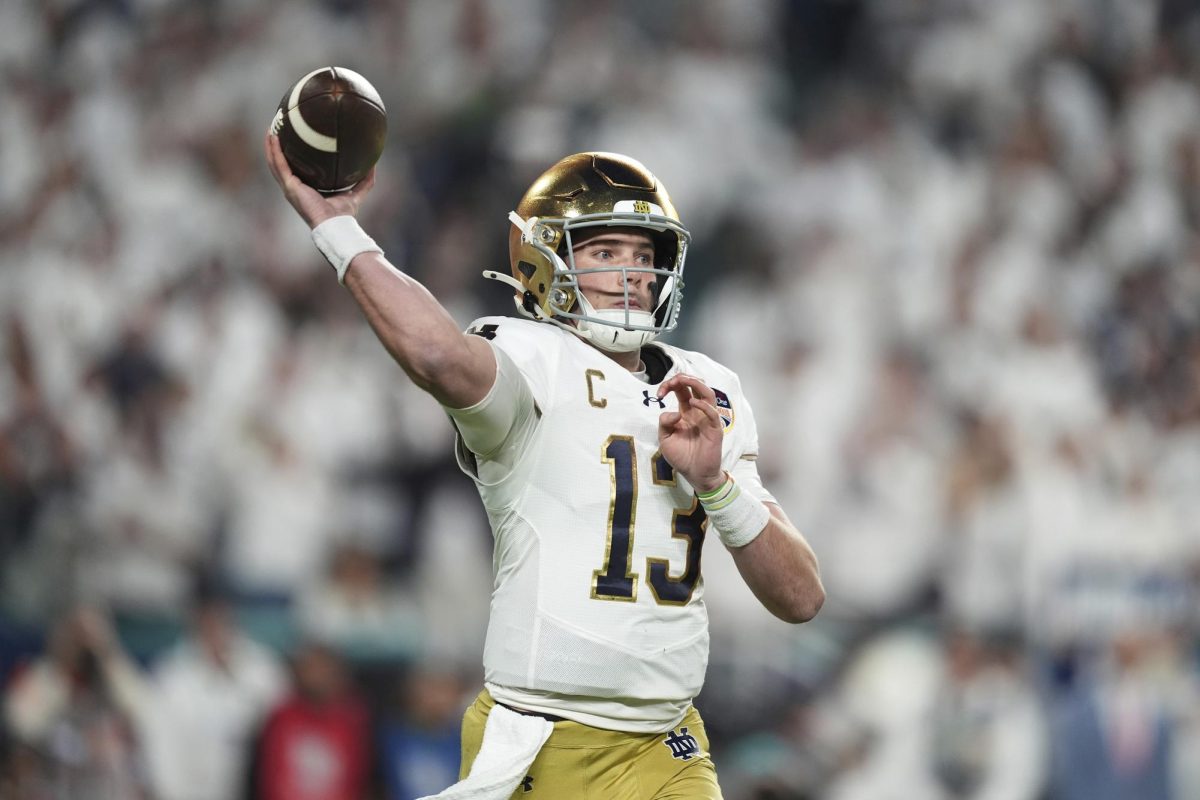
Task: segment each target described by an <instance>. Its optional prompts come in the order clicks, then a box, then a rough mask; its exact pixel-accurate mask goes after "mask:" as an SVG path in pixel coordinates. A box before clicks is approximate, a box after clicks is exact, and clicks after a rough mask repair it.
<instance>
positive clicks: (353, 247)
mask: <svg viewBox="0 0 1200 800" xmlns="http://www.w3.org/2000/svg"><path fill="white" fill-rule="evenodd" d="M312 238H313V243H314V244H315V245H316V246H317V249H318V250H320V251H321V254H322V255H324V256H325V260H326V261H328V262H329V263H330V264H331V265H333V268H334V270H335V271H336V272H337V277H338V283H345V281H346V270H347V269H349V268H350V262H351V261H352V260H353V259H354V257H355V256H356V255H358V254H359V253H380V254H382V253H383V248H382V247H380V246H379V245H377V244H375V240H374V239H372V238H371V237H370V236H367V234H366V232H365V231H364V230H363V229H362V227H361V226H359V224H358V220H356V219H355V218H354V217H351V216H349V215H345V216H340V217H330V218H329V219H327V220H325V221H324V222H322V223H321V224H320V225H318V226H317V227H315V228H313V229H312Z"/></svg>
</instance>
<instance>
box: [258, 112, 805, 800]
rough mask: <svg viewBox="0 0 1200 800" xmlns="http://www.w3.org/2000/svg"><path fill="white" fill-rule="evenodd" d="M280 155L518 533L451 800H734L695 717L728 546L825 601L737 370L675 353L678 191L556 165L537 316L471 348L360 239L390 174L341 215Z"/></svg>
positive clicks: (507, 322)
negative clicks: (708, 604)
mask: <svg viewBox="0 0 1200 800" xmlns="http://www.w3.org/2000/svg"><path fill="white" fill-rule="evenodd" d="M266 154H267V161H268V164H269V166H270V169H271V172H272V174H273V175H274V176H275V178H276V180H277V181H278V182H279V184H280V186H281V187H282V189H283V193H284V195H285V197H286V198H287V200H288V201H289V202H290V203H291V204H292V206H293V207H295V209H296V211H297V212H298V213H299V214H300V216H301V217H303V219H304V221H305V222H307V223H308V225H309V226H310V227H311V228H312V229H313V239H314V241H315V243H316V244H317V246H318V248H320V250H321V251H322V253H324V255H325V256H326V258H327V259H328V260H329V261H330V263H331V264H332V265H333V266H334V268H335V270H336V271H337V276H338V280H339V281H340V282H342V283H343V284H344V285H345V286H346V288H347V289H349V291H350V293H351V294H352V295H353V297H354V299H355V301H357V303H358V304H359V306H360V307H361V309H362V312H363V314H364V315H365V316H366V319H367V321H368V323H369V324H370V325H371V327H372V329H373V330H374V331H375V333H376V334H377V336H378V337H379V339H380V341H381V342H382V343H383V345H384V347H386V348H387V350H388V352H389V353H390V354H391V355H392V356H393V357H394V358H395V360H396V361H397V363H399V365H400V366H401V367H402V368H403V369H404V371H405V372H406V373H407V374H408V376H409V378H410V379H411V380H412V381H413V382H414V383H416V384H417V385H418V386H419V387H421V388H422V389H424V390H425V391H427V392H428V393H429V394H431V395H433V397H434V398H435V399H436V400H437V401H438V402H439V403H440V404H441V405H442V406H443V407H444V408H445V409H446V413H447V414H448V415H449V417H450V419H451V420H452V422H453V424H454V427H455V429H456V431H457V452H456V455H457V459H458V463H459V466H460V467H461V468H462V470H463V471H464V472H465V473H466V474H467V475H469V476H470V477H471V479H472V480H473V481H474V482H475V485H476V486H477V487H478V490H479V494H480V497H481V498H482V500H483V503H484V506H485V508H486V510H487V514H488V517H489V520H490V522H491V526H492V531H493V533H494V536H495V557H494V565H495V580H494V584H493V590H492V600H491V615H490V621H489V626H488V635H487V641H486V644H485V646H484V671H485V687H484V689H483V691H482V692H481V693H480V695H479V697H478V698H477V699H476V701H475V703H474V704H473V705H472V706H471V707H470V708H469V709H468V710H467V713H466V715H465V717H464V721H463V740H462V748H463V766H462V774H463V777H464V780H463V781H461V782H460V783H459V784H456V785H455V787H451V788H450V789H448V790H447V791H446V792H443V793H442V795H439V797H446V798H450V797H496V798H507V797H509V796H510V795H511V796H521V797H529V796H532V797H535V798H536V797H539V796H540V797H547V798H566V797H570V798H593V797H594V798H606V799H610V798H621V799H622V800H626V799H627V800H652V799H654V800H662V799H665V798H690V799H691V800H695V799H696V798H719V797H720V796H721V792H720V788H719V787H718V785H717V778H716V770H715V768H714V767H713V764H712V761H711V759H710V758H709V755H708V740H707V737H706V735H705V732H704V724H703V722H702V721H701V719H700V716H699V714H698V712H697V711H696V709H695V708H694V707H693V706H692V700H693V698H694V697H695V696H696V695H697V694H698V693H699V691H700V688H701V685H702V684H703V680H704V672H705V668H706V666H707V663H708V618H707V612H706V611H705V607H704V601H703V582H702V580H701V574H700V554H701V549H702V547H703V546H704V544H705V541H706V539H708V538H711V537H710V536H709V534H715V535H716V537H718V538H719V539H720V541H721V542H722V543H723V544H724V546H725V547H727V548H729V550H730V551H731V552H732V554H733V558H734V561H735V562H736V564H737V567H738V570H739V571H740V573H741V575H742V577H743V578H744V579H745V581H746V583H747V584H748V585H749V587H750V589H751V590H752V591H753V592H754V594H755V595H756V596H757V597H758V599H759V600H760V601H761V602H762V604H763V605H764V606H765V607H766V608H767V609H768V610H769V611H770V612H771V613H773V614H775V615H776V616H777V617H779V618H781V619H783V620H786V621H788V622H794V623H798V622H804V621H806V620H808V619H811V618H812V617H813V616H814V615H815V614H816V613H817V611H818V609H819V608H820V607H821V604H822V602H823V600H824V590H823V588H822V586H821V581H820V577H819V574H818V570H817V561H816V558H815V556H814V555H813V552H812V550H811V549H810V547H809V546H808V544H807V543H806V542H805V540H804V538H803V537H802V536H801V535H800V533H799V532H798V531H797V530H796V528H795V527H794V526H793V525H792V523H791V522H789V521H788V518H787V517H786V515H785V514H784V512H783V511H782V509H780V507H779V506H778V504H777V503H776V502H775V500H774V498H773V497H772V496H771V494H770V493H768V492H767V490H766V489H765V488H764V487H763V485H762V482H761V481H760V479H759V476H758V471H757V468H756V465H755V459H756V456H757V452H758V434H757V431H756V429H755V422H754V416H753V414H752V412H751V410H750V406H749V404H748V403H747V401H746V399H745V397H744V396H743V395H742V391H741V386H740V384H739V382H738V378H737V376H736V375H735V374H734V373H733V372H731V371H730V370H728V369H727V368H725V367H723V366H721V365H720V364H718V363H716V362H714V361H712V360H711V359H709V358H707V357H705V356H703V355H701V354H699V353H694V352H689V351H686V350H682V349H680V348H677V347H673V346H670V345H667V344H665V343H662V342H659V341H657V338H658V337H659V336H660V335H661V334H663V333H666V332H667V331H670V330H671V329H672V328H674V327H675V324H676V321H677V318H678V314H679V309H680V301H681V291H682V288H683V269H684V261H685V259H686V255H687V248H688V243H689V240H690V235H689V233H688V231H687V229H686V228H685V227H684V226H683V225H682V224H681V223H680V221H679V217H678V215H677V213H676V211H675V209H674V207H673V206H672V204H671V200H670V198H669V197H668V195H667V192H666V191H665V190H664V188H663V187H662V185H661V184H660V183H659V181H658V180H657V179H656V178H655V177H654V175H652V174H651V173H650V172H649V171H648V170H647V169H646V168H645V167H644V166H642V165H641V164H640V163H638V162H637V161H635V160H633V159H631V158H627V157H625V156H621V155H616V154H613V153H580V154H577V155H573V156H568V157H567V158H564V159H562V160H561V161H559V162H558V163H556V164H554V165H553V166H552V167H550V168H549V169H548V170H547V171H546V172H545V173H543V174H542V175H541V176H540V177H539V178H538V179H537V180H536V181H534V183H533V185H532V186H531V187H530V188H529V190H528V191H527V192H526V193H525V196H524V197H523V198H522V199H521V201H520V202H519V203H518V204H517V207H516V210H515V211H513V212H512V213H511V214H510V215H509V218H510V219H511V221H512V223H513V224H512V228H511V232H510V237H509V253H510V262H511V263H510V266H511V274H499V273H494V272H488V273H485V275H486V276H487V277H490V278H494V279H497V280H501V281H503V282H505V283H506V284H509V285H510V286H511V287H512V288H513V290H514V299H515V301H516V305H517V309H518V311H519V312H520V316H519V317H487V318H484V319H480V320H478V321H476V322H475V323H474V324H472V325H471V326H470V328H469V329H468V330H467V332H466V333H463V332H462V331H460V330H459V328H458V326H457V325H456V324H455V322H454V320H453V319H452V318H451V317H450V315H449V314H448V313H447V312H446V311H445V310H444V309H443V308H442V306H441V305H440V304H439V303H438V302H437V300H435V299H434V297H433V296H432V295H431V294H430V293H429V292H428V291H427V290H426V289H425V288H424V287H423V286H422V285H421V284H420V283H418V282H417V281H415V280H413V279H412V278H410V277H409V276H407V275H405V274H404V273H403V272H402V271H400V270H399V269H397V268H396V267H394V266H393V265H392V264H390V263H389V262H388V261H387V259H385V258H384V256H383V254H382V252H381V251H380V249H379V248H378V247H377V246H376V245H375V243H374V242H373V241H372V240H371V239H370V238H369V237H368V236H367V235H366V234H365V233H364V232H363V231H362V229H361V228H360V227H359V226H358V224H357V222H356V221H355V215H356V214H357V211H358V208H359V206H360V204H361V202H362V200H363V198H364V197H365V196H366V195H367V193H368V192H369V191H370V188H371V186H372V184H373V182H374V173H373V172H372V173H371V175H369V176H368V177H367V178H366V179H364V180H363V181H362V182H361V183H360V184H359V185H357V186H355V187H354V188H353V189H351V190H349V191H348V192H344V193H342V194H339V195H334V196H329V197H326V196H322V195H320V194H318V193H317V192H316V191H314V190H312V189H311V188H309V187H308V186H305V185H304V184H303V183H301V182H300V181H299V180H298V179H297V178H296V177H295V176H294V175H293V174H292V172H291V170H290V169H289V167H288V165H287V162H286V160H285V159H284V157H283V154H282V152H281V150H280V148H279V145H278V142H277V141H276V140H275V137H273V136H271V135H269V134H268V136H267V139H266ZM710 546H711V545H710ZM456 787H457V788H456Z"/></svg>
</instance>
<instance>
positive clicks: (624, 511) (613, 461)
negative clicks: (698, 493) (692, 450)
mask: <svg viewBox="0 0 1200 800" xmlns="http://www.w3.org/2000/svg"><path fill="white" fill-rule="evenodd" d="M600 457H601V460H603V461H604V463H606V464H608V469H609V474H610V476H611V479H612V481H611V486H612V500H611V502H610V503H609V506H608V540H607V542H606V544H605V548H604V566H603V567H602V568H601V569H598V570H596V571H595V572H593V573H592V597H593V598H594V599H596V600H625V601H631V602H632V601H634V600H637V587H638V575H637V573H636V572H634V571H633V564H632V563H631V562H632V561H633V536H634V523H635V522H636V517H637V499H638V478H637V466H638V465H637V458H636V451H635V449H634V444H633V437H632V436H615V435H614V436H610V437H608V439H606V440H605V442H604V447H603V448H601V450H600ZM650 470H651V475H652V479H653V482H654V485H655V486H662V487H667V488H669V487H673V486H675V485H676V482H675V468H674V467H672V466H671V465H670V464H668V463H667V460H666V459H665V458H663V457H662V453H655V454H654V455H653V456H651V458H650ZM707 523H708V519H707V517H705V515H704V509H703V508H702V507H701V506H700V503H699V501H698V500H696V498H694V497H693V498H692V504H691V506H690V507H688V508H677V509H675V510H674V512H673V513H672V515H671V535H672V536H673V537H676V538H679V539H684V540H686V541H687V555H686V557H685V561H686V563H685V564H684V569H683V574H682V575H679V576H677V577H672V576H671V565H670V562H669V561H668V560H667V559H665V558H647V559H646V582H647V583H649V584H650V591H651V592H653V593H654V599H655V600H656V601H657V602H658V603H659V604H660V605H671V606H682V605H686V604H687V603H688V601H689V600H691V599H692V592H694V591H695V589H696V583H697V582H699V580H700V549H701V547H702V546H703V545H704V532H705V528H706V527H707Z"/></svg>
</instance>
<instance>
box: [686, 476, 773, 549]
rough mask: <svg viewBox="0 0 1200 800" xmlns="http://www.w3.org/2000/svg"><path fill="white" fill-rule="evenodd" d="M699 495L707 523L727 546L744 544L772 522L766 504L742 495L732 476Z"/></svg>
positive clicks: (741, 545)
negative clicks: (718, 485)
mask: <svg viewBox="0 0 1200 800" xmlns="http://www.w3.org/2000/svg"><path fill="white" fill-rule="evenodd" d="M697 497H699V498H700V505H701V506H703V508H704V513H705V515H707V516H708V524H709V525H710V526H711V527H712V529H713V530H715V531H716V532H717V536H719V537H721V542H722V543H724V545H725V546H726V547H745V546H746V545H748V544H750V543H751V542H753V541H754V540H755V539H757V538H758V535H759V534H760V533H762V532H763V530H764V529H766V527H767V523H768V522H770V521H771V511H770V509H768V508H767V506H766V503H763V502H762V501H761V500H758V499H755V498H753V497H751V496H750V495H748V494H744V493H743V492H742V489H741V487H740V486H738V485H737V482H736V481H734V479H733V478H729V479H728V480H726V481H725V483H724V484H723V485H722V486H721V487H720V488H718V489H717V490H715V491H714V492H709V493H707V494H706V495H704V496H700V495H697Z"/></svg>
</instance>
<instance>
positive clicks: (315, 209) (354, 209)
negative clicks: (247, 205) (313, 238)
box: [263, 131, 375, 228]
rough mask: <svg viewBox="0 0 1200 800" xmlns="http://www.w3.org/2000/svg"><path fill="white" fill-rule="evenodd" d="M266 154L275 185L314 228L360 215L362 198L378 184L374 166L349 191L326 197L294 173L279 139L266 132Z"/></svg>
mask: <svg viewBox="0 0 1200 800" xmlns="http://www.w3.org/2000/svg"><path fill="white" fill-rule="evenodd" d="M263 146H264V148H265V149H266V153H267V166H268V167H269V168H270V170H271V174H272V175H274V176H275V182H276V183H278V184H279V188H281V189H283V196H284V197H286V198H287V201H288V202H289V203H291V204H292V208H294V209H296V213H298V214H299V215H300V216H301V218H303V219H304V221H305V222H306V223H308V227H310V228H315V227H317V226H318V225H320V224H321V223H322V222H324V221H325V220H327V219H329V218H330V217H341V216H345V215H347V214H349V215H350V216H352V217H356V216H358V209H359V207H360V206H361V205H362V201H363V198H365V197H366V196H367V192H369V191H371V187H372V186H374V185H375V168H374V167H372V168H371V171H370V172H368V173H367V176H366V177H365V178H363V179H362V180H361V181H359V182H358V183H356V184H354V186H353V187H352V188H350V189H348V190H347V191H344V192H339V193H338V194H333V195H323V194H321V193H320V192H318V191H317V190H316V189H314V188H312V187H311V186H308V185H307V184H305V183H304V182H303V181H301V180H300V179H299V178H297V177H296V175H295V174H294V173H293V172H292V168H291V167H290V166H288V163H287V159H286V158H284V157H283V149H282V148H281V147H280V146H279V137H278V136H276V135H274V134H273V133H271V132H269V131H268V132H267V135H266V141H265V142H264V143H263Z"/></svg>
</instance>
